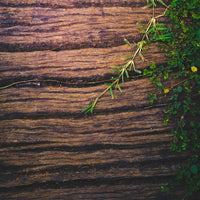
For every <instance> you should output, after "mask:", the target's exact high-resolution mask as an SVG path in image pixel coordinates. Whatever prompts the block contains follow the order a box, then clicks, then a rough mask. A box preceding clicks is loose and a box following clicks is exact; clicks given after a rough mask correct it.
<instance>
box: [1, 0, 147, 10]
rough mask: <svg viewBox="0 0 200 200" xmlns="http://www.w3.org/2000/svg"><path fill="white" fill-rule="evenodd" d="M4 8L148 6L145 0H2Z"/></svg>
mask: <svg viewBox="0 0 200 200" xmlns="http://www.w3.org/2000/svg"><path fill="white" fill-rule="evenodd" d="M0 5H3V6H19V7H23V6H34V7H38V6H41V7H56V8H81V7H84V8H86V7H91V6H95V7H97V6H106V7H112V6H134V7H136V6H137V7H141V6H145V5H146V1H144V0H126V1H122V0H98V1H95V0H79V1H72V0H59V2H58V1H50V0H40V1H35V0H1V4H0Z"/></svg>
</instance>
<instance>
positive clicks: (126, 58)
mask: <svg viewBox="0 0 200 200" xmlns="http://www.w3.org/2000/svg"><path fill="white" fill-rule="evenodd" d="M129 59H133V56H127V57H125V58H124V60H129Z"/></svg>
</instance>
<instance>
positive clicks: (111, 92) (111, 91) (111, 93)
mask: <svg viewBox="0 0 200 200" xmlns="http://www.w3.org/2000/svg"><path fill="white" fill-rule="evenodd" d="M109 90H110V95H111V97H112V99H114V94H113V90H112V88H110V89H109Z"/></svg>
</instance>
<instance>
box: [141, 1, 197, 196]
mask: <svg viewBox="0 0 200 200" xmlns="http://www.w3.org/2000/svg"><path fill="white" fill-rule="evenodd" d="M199 13H200V2H199V0H172V2H171V5H170V9H168V10H167V12H166V15H168V16H170V19H171V24H172V27H168V28H166V29H162V30H161V31H162V33H161V34H159V33H158V29H157V30H156V29H154V30H152V33H151V35H149V37H151V39H152V40H156V41H157V40H158V41H160V42H161V48H162V49H165V51H166V55H167V56H168V57H169V58H170V60H169V62H168V65H167V66H165V67H163V66H156V65H155V63H153V64H152V65H151V67H150V68H149V69H145V70H144V74H145V75H147V76H149V77H150V79H151V81H152V82H153V83H154V85H155V86H156V87H157V88H158V90H159V91H163V92H164V93H165V94H166V95H168V96H169V97H170V104H169V106H168V109H167V110H166V111H165V113H166V119H165V121H164V123H165V124H168V122H169V121H170V120H173V121H175V122H176V124H177V125H176V129H175V130H173V133H174V137H173V140H172V142H171V150H172V151H177V152H181V151H187V152H189V153H190V155H192V156H191V157H190V158H189V159H188V160H187V161H186V164H185V165H182V166H180V167H179V173H178V175H177V177H176V180H174V182H171V183H167V184H166V185H165V186H162V187H161V188H162V190H163V191H166V192H170V191H171V190H172V189H173V188H174V187H175V186H180V185H182V186H183V187H184V191H185V199H186V198H188V197H189V196H190V195H192V193H193V192H194V191H198V190H200V155H199V153H200V132H199V130H200V120H199V119H200V107H199V105H200V103H199V95H200V76H199V71H200V56H199V53H200V20H199V19H200V14H199ZM169 74H173V77H174V79H176V80H177V81H179V82H178V84H176V85H174V86H173V87H171V88H164V86H163V85H164V82H165V80H167V79H168V77H169ZM154 96H155V95H153V94H150V101H151V102H152V101H153V100H154V98H155V97H154Z"/></svg>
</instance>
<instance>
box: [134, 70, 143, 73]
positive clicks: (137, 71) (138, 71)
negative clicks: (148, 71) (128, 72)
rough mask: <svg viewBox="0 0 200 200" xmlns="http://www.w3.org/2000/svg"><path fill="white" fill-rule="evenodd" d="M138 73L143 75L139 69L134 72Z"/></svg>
mask: <svg viewBox="0 0 200 200" xmlns="http://www.w3.org/2000/svg"><path fill="white" fill-rule="evenodd" d="M134 71H135V72H136V73H138V74H141V73H142V71H140V70H138V69H135V70H134Z"/></svg>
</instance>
